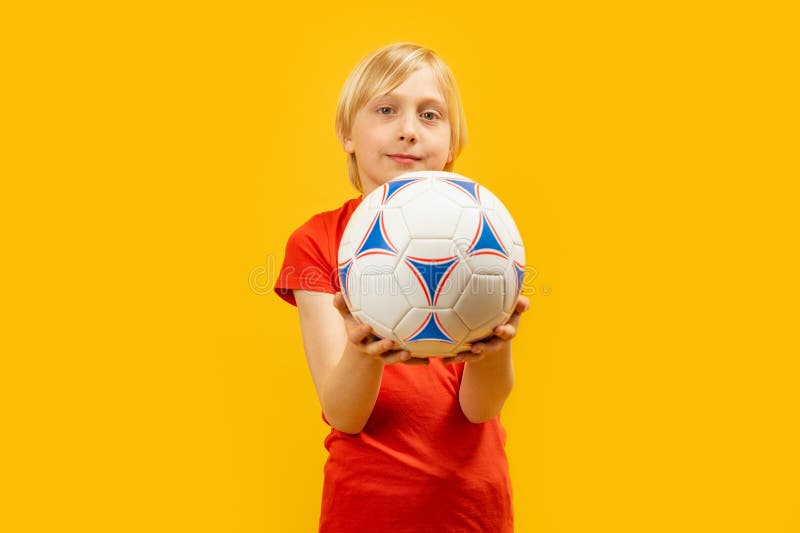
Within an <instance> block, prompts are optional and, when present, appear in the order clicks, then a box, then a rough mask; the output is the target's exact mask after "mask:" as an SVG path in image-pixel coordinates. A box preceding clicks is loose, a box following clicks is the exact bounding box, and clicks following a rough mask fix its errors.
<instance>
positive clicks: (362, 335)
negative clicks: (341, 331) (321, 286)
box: [333, 292, 427, 365]
mask: <svg viewBox="0 0 800 533" xmlns="http://www.w3.org/2000/svg"><path fill="white" fill-rule="evenodd" d="M333 306H334V307H335V308H336V310H337V311H339V314H340V315H342V319H344V327H345V329H346V331H347V344H348V346H347V348H346V349H350V350H353V351H355V352H356V353H358V354H360V355H362V356H363V357H370V358H375V359H380V360H382V361H383V362H384V363H385V364H387V365H393V364H395V363H406V362H407V361H408V362H410V360H411V359H412V358H411V354H410V353H409V352H407V351H406V350H399V349H398V348H399V347H398V346H397V345H396V344H395V343H394V341H392V340H390V339H379V338H378V337H376V336H375V335H373V334H372V328H371V327H370V326H369V324H363V323H361V322H359V321H358V320H356V318H355V317H354V316H353V315H352V314H351V313H350V310H349V309H348V308H347V304H346V303H345V301H344V296H343V295H342V293H341V292H337V293H336V294H334V295H333ZM425 362H427V361H425ZM425 362H423V363H422V364H424V363H425Z"/></svg>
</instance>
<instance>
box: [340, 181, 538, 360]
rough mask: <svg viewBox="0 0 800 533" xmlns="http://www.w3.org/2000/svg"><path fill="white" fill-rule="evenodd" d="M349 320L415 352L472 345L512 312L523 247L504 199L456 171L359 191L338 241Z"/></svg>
mask: <svg viewBox="0 0 800 533" xmlns="http://www.w3.org/2000/svg"><path fill="white" fill-rule="evenodd" d="M338 259H339V261H338V262H339V265H338V267H339V270H338V273H339V281H340V283H341V287H342V293H343V295H344V298H345V301H346V303H347V307H348V308H349V309H350V311H351V313H352V314H353V316H354V317H356V318H357V319H358V320H360V321H361V322H365V323H367V324H369V325H370V326H371V327H372V330H373V332H374V333H375V334H376V335H377V336H379V337H383V338H387V339H392V340H394V341H396V342H397V343H399V344H400V345H401V346H402V348H403V349H406V350H408V351H410V352H411V353H412V354H413V355H414V356H420V357H443V356H448V355H452V354H455V353H457V352H461V351H464V350H468V349H469V347H470V346H471V343H472V342H474V341H476V340H479V339H483V338H485V337H487V336H489V335H491V333H492V330H493V329H494V328H495V327H496V326H498V325H500V324H503V323H504V322H506V321H507V320H508V318H509V317H510V316H511V313H512V312H513V310H514V306H515V304H516V301H517V297H518V296H519V293H520V291H521V289H522V281H523V277H524V272H525V248H524V247H523V244H522V238H521V237H520V234H519V231H518V230H517V227H516V225H515V224H514V221H513V219H512V218H511V215H510V214H509V212H508V210H507V209H506V208H505V206H504V205H503V204H502V203H501V202H500V200H499V199H498V198H497V197H496V196H495V195H494V194H492V193H491V192H490V191H489V190H488V189H486V188H485V187H482V186H481V185H479V184H478V183H476V182H475V181H473V180H471V179H469V178H466V177H464V176H461V175H459V174H454V173H452V172H441V171H423V172H410V173H407V174H403V175H402V176H398V177H396V178H395V179H393V180H391V181H389V182H387V183H386V184H384V185H382V186H381V187H379V188H377V189H376V190H374V191H373V192H372V193H370V194H368V195H367V196H365V197H364V199H363V200H362V202H361V204H360V205H359V206H358V207H357V208H356V210H355V211H354V212H353V215H352V217H351V218H350V221H349V222H348V224H347V227H346V228H345V231H344V235H343V236H342V241H341V243H340V245H339V257H338Z"/></svg>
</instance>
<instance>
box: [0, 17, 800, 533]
mask: <svg viewBox="0 0 800 533" xmlns="http://www.w3.org/2000/svg"><path fill="white" fill-rule="evenodd" d="M788 4H789V3H786V4H785V5H784V4H782V3H777V2H750V3H746V2H715V3H708V2H677V3H676V2H658V3H652V2H618V1H612V2H594V3H580V2H547V3H524V5H523V3H519V4H510V3H506V2H492V3H488V4H487V3H483V2H481V3H474V4H472V3H452V4H450V3H435V2H434V3H427V2H423V3H416V4H414V3H411V4H408V3H405V4H403V3H390V4H387V3H381V2H363V1H351V2H346V3H325V4H322V3H320V4H310V5H306V4H303V3H287V4H281V5H280V6H278V5H268V4H267V3H257V2H253V3H241V2H225V3H222V2H220V3H218V4H217V5H214V4H213V3H208V2H199V3H188V2H187V3H183V4H178V3H166V4H163V3H145V4H142V3H124V4H119V3H113V4H109V3H99V2H98V3H96V4H89V3H84V2H79V3H67V2H64V3H60V4H55V3H53V4H47V3H39V4H33V3H26V4H25V5H26V6H27V7H25V8H24V9H21V8H11V7H4V8H3V14H2V16H0V21H2V22H0V25H2V27H0V30H2V31H0V39H2V43H0V44H2V48H1V49H2V61H3V63H2V64H3V67H2V72H3V79H4V81H3V89H4V91H5V92H6V96H4V97H3V99H2V104H1V105H2V107H3V110H2V118H1V119H0V123H2V130H3V137H4V138H3V142H2V146H0V150H2V158H0V173H2V183H3V190H2V194H0V202H1V205H0V207H2V223H3V245H4V246H3V272H4V273H3V276H2V282H1V283H2V287H0V288H2V291H3V298H2V299H3V302H4V305H3V315H4V319H3V320H2V341H0V342H1V343H2V345H1V347H0V349H1V350H2V365H3V366H2V371H0V379H2V382H1V383H0V385H1V386H0V391H2V392H1V394H2V398H1V399H2V403H1V404H0V405H2V431H3V439H2V442H3V444H4V445H5V448H6V450H5V451H4V452H3V454H2V457H3V459H2V464H0V466H2V468H1V469H0V478H2V490H3V492H5V494H4V495H2V498H0V529H2V530H3V531H9V532H27V531H48V532H56V531H80V532H89V531H92V532H93V531H98V532H100V531H102V532H108V531H115V532H116V531H120V532H121V531H136V532H142V531H159V532H160V531H164V532H177V531H180V532H184V531H185V532H206V531H208V532H257V531H275V532H295V531H296V532H304V531H313V530H314V528H315V525H316V521H317V518H318V506H319V498H320V490H321V471H322V470H321V469H322V464H323V461H324V458H325V452H324V449H323V447H322V439H323V437H324V435H325V433H326V427H325V426H324V424H323V423H322V421H321V419H320V412H319V407H318V405H317V402H316V398H315V396H314V392H313V387H312V384H311V379H310V377H309V374H308V371H307V369H306V366H305V361H304V357H303V354H302V351H301V347H300V343H299V329H298V325H297V319H296V315H295V311H294V309H293V308H291V307H289V306H288V305H286V304H284V303H282V302H281V301H279V300H278V299H277V298H276V297H275V296H273V295H272V294H271V292H270V291H269V290H268V289H269V287H270V286H271V283H272V282H273V281H274V276H275V274H276V271H277V268H278V267H279V266H280V263H281V260H282V258H283V247H284V244H285V240H286V238H287V237H288V235H289V233H290V232H291V231H292V230H293V229H294V228H295V227H297V226H298V225H299V224H301V223H302V222H303V221H305V220H306V219H307V218H308V217H309V216H311V215H312V214H313V213H316V212H319V211H321V210H325V209H332V208H335V207H338V206H339V205H341V203H343V202H344V200H346V199H347V198H350V197H352V196H353V194H354V191H353V190H352V189H350V187H349V185H348V182H347V178H346V173H345V158H344V155H343V154H342V152H341V150H340V147H339V146H338V145H337V142H336V139H335V137H334V133H333V113H334V109H335V104H336V99H337V97H338V91H339V89H340V88H341V85H342V83H343V81H344V79H345V77H346V75H347V73H348V72H349V70H350V69H351V68H352V66H353V65H354V64H355V63H356V62H357V60H358V59H360V58H361V57H362V56H363V55H365V54H366V53H368V52H370V51H372V50H373V49H375V48H377V47H378V46H381V45H384V44H387V43H389V42H393V41H397V40H410V41H416V42H419V43H422V44H425V45H427V46H430V47H432V48H433V49H435V50H437V51H438V52H439V53H440V54H441V55H442V56H443V57H444V59H445V60H446V61H447V62H448V63H449V64H450V66H451V67H452V69H453V70H454V72H455V74H456V77H457V79H458V80H459V83H460V86H461V89H462V92H463V96H464V102H465V107H466V112H467V117H468V121H469V127H470V134H471V142H470V145H469V146H468V147H467V148H466V150H465V152H464V153H463V156H462V157H461V158H460V160H459V161H458V162H457V164H456V171H458V172H461V173H463V174H465V175H468V176H471V177H474V178H475V179H477V180H479V181H481V182H482V183H483V184H484V185H486V186H487V187H489V188H490V189H491V190H493V191H494V192H495V193H496V194H498V196H500V198H502V199H503V200H504V202H505V203H506V205H507V206H508V207H509V208H510V210H511V212H512V213H513V214H514V216H515V218H516V220H517V223H518V225H519V227H520V230H521V232H522V234H523V237H524V239H525V243H526V245H527V250H528V263H529V265H530V266H531V267H533V268H534V269H535V270H536V272H537V274H536V276H535V277H531V279H530V291H531V292H532V294H531V298H532V301H533V306H532V309H531V311H530V312H529V313H528V314H527V315H526V316H525V318H524V322H523V324H522V329H521V331H520V334H519V337H518V339H517V340H516V341H515V359H516V368H517V385H516V388H515V391H514V393H513V395H512V397H511V398H510V400H509V402H508V404H507V407H506V409H505V411H504V413H503V421H504V424H505V426H506V428H507V430H508V434H509V439H508V453H509V457H510V461H511V469H512V477H513V480H514V489H515V505H516V520H517V531H520V532H536V533H567V532H581V533H590V532H591V533H593V532H613V533H622V532H631V533H632V532H637V533H639V532H678V531H680V532H725V533H733V532H752V533H784V532H790V531H791V532H797V531H800V498H799V497H800V482H799V481H798V479H800V460H798V450H799V449H800V438H799V437H798V407H800V397H799V396H800V395H799V393H798V378H799V377H800V372H798V370H800V368H799V365H798V359H797V358H798V353H800V350H798V342H797V314H798V313H797V300H798V296H799V295H798V283H797V276H798V275H797V272H798V266H799V265H798V261H797V258H796V253H797V229H798V224H797V215H796V209H797V195H796V190H795V182H796V180H797V178H798V175H800V174H799V173H798V168H797V167H798V165H797V148H798V143H797V141H798V138H797V124H798V113H797V95H798V87H797V83H796V80H795V79H794V75H796V71H797V54H796V53H797V19H796V18H795V17H794V16H793V13H791V12H790V11H789V10H788V9H786V6H788ZM112 5H113V6H114V7H110V6H112ZM457 497H458V495H457V494H454V495H448V494H442V495H441V499H442V505H447V501H448V499H449V498H457ZM402 505H403V504H402V502H398V507H400V508H402ZM478 512H479V510H478Z"/></svg>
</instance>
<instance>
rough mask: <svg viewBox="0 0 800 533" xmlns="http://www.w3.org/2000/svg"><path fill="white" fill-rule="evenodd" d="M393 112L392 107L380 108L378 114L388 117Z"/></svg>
mask: <svg viewBox="0 0 800 533" xmlns="http://www.w3.org/2000/svg"><path fill="white" fill-rule="evenodd" d="M391 112H392V108H391V107H387V106H383V107H379V108H378V113H380V114H381V115H388V114H389V113H391Z"/></svg>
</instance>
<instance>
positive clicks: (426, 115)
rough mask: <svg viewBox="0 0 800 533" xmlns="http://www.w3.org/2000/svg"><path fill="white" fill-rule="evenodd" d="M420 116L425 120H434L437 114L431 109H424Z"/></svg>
mask: <svg viewBox="0 0 800 533" xmlns="http://www.w3.org/2000/svg"><path fill="white" fill-rule="evenodd" d="M422 118H424V119H425V120H436V118H437V115H436V113H434V112H433V111H425V112H424V113H422Z"/></svg>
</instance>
